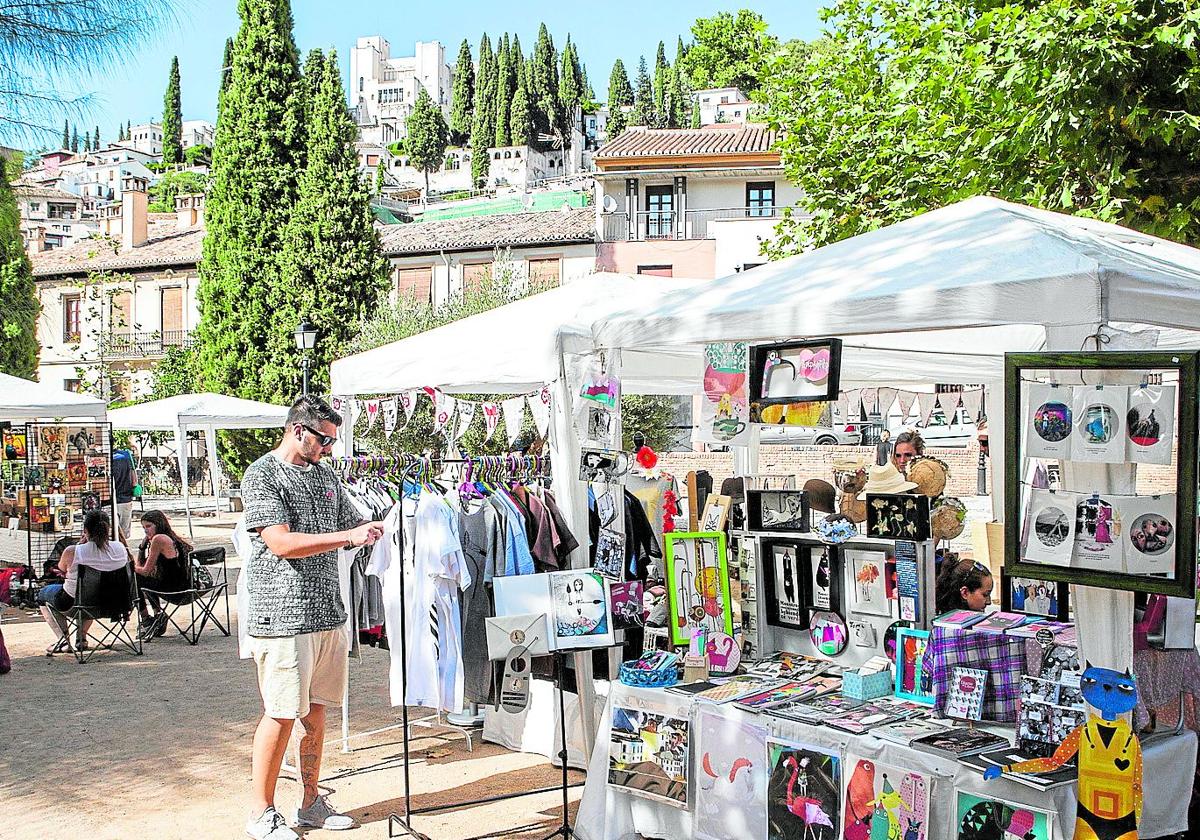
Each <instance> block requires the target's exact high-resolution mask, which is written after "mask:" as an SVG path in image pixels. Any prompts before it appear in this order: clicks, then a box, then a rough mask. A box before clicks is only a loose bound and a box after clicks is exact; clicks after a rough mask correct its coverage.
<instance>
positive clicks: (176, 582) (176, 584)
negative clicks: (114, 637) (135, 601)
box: [133, 510, 192, 641]
mask: <svg viewBox="0 0 1200 840" xmlns="http://www.w3.org/2000/svg"><path fill="white" fill-rule="evenodd" d="M142 531H143V532H144V533H145V535H146V538H145V539H144V540H142V544H141V545H140V546H138V553H137V559H136V560H134V562H133V570H134V572H136V573H137V579H138V593H139V596H140V600H139V605H138V606H139V609H140V610H141V613H142V630H141V636H142V640H143V641H146V640H149V639H152V638H154V637H155V636H161V635H162V634H163V633H165V632H166V630H167V614H166V612H165V611H164V610H163V608H162V604H161V603H160V602H159V599H158V596H157V595H154V594H152V593H149V592H146V590H147V589H151V590H153V591H154V592H181V591H183V590H185V589H187V588H189V586H190V581H189V580H188V567H187V563H188V558H189V557H190V556H191V554H192V546H191V545H190V544H189V543H188V542H187V541H186V540H184V539H183V537H181V536H179V534H177V533H175V529H174V528H172V527H171V522H170V521H169V520H168V519H167V517H166V514H164V513H163V512H162V511H161V510H148V511H146V512H145V513H143V514H142ZM151 607H152V608H153V610H154V614H153V615H151V614H150V610H151Z"/></svg>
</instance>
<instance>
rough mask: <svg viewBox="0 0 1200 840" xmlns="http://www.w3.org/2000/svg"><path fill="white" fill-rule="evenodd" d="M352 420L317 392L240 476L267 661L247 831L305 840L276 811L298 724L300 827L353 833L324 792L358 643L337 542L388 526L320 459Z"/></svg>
mask: <svg viewBox="0 0 1200 840" xmlns="http://www.w3.org/2000/svg"><path fill="white" fill-rule="evenodd" d="M341 422H342V418H341V417H340V416H339V415H338V414H336V413H335V412H334V411H333V409H331V408H330V407H329V406H328V405H326V404H325V403H324V402H322V401H321V400H319V399H317V398H316V397H302V398H301V399H299V400H297V401H296V402H295V404H293V405H292V407H291V410H290V411H289V412H288V417H287V424H286V426H285V428H284V435H283V440H282V441H281V442H280V444H279V446H278V447H277V448H276V449H274V450H272V451H271V452H268V453H267V454H266V455H264V456H262V457H261V458H259V459H258V460H257V461H255V462H254V463H253V464H251V465H250V466H249V467H248V468H247V469H246V473H245V475H244V476H243V477H242V500H243V502H244V503H245V508H246V530H247V531H248V532H249V534H250V541H251V546H252V551H251V554H250V559H249V560H248V561H247V564H246V574H245V584H246V587H247V591H248V592H249V595H250V598H249V610H248V613H247V615H246V616H244V617H243V620H244V621H246V623H247V625H248V627H249V633H250V637H251V638H250V648H251V652H252V654H253V656H254V661H255V664H256V665H257V668H258V687H259V692H260V693H261V694H262V700H263V717H262V720H260V721H259V724H258V730H257V731H256V732H255V734H254V754H253V764H252V773H251V777H252V785H253V795H254V798H255V801H254V811H253V815H252V817H251V819H250V821H249V822H248V823H247V824H246V833H247V834H249V835H250V836H251V837H254V838H257V840H295V838H297V837H298V836H299V835H297V834H296V833H295V832H294V831H292V830H291V829H290V828H288V826H287V821H286V820H285V819H284V817H283V815H282V814H280V813H279V812H278V811H277V810H276V808H275V785H276V782H277V781H278V779H279V767H280V764H281V763H282V761H283V755H284V752H285V751H286V750H287V745H288V740H289V738H290V737H291V732H292V727H293V725H294V723H295V721H296V720H297V719H298V720H300V722H301V724H302V725H303V727H304V736H303V738H302V739H301V741H300V778H301V781H302V782H303V784H304V797H303V800H302V801H301V803H300V809H299V810H298V811H297V814H296V821H297V824H298V825H301V826H304V827H312V828H327V829H344V828H353V827H354V821H353V820H352V819H351V818H350V817H347V816H345V815H343V814H339V813H337V811H335V810H334V809H333V807H332V806H331V805H330V804H329V803H328V801H327V800H326V798H325V797H324V796H321V795H319V793H320V792H319V791H318V789H317V779H318V778H319V777H320V770H321V746H322V744H323V743H324V740H325V707H326V706H328V705H337V704H339V703H341V702H342V694H343V691H344V689H345V685H346V676H347V674H346V661H347V653H348V649H349V638H348V637H347V635H346V628H345V624H346V609H345V605H344V604H342V598H341V591H340V588H339V586H338V559H337V553H338V549H339V548H352V547H357V546H363V545H371V544H373V543H374V542H375V541H376V540H377V539H379V537H380V536H381V535H382V534H383V526H382V523H379V522H366V523H364V522H362V517H360V516H359V515H358V512H357V510H355V508H354V506H353V504H352V503H351V502H350V499H349V497H348V496H347V495H346V491H345V490H344V489H343V488H342V486H341V484H340V483H339V482H338V480H337V476H335V475H334V473H333V471H332V470H331V469H330V468H329V467H327V466H325V465H324V464H322V463H321V457H322V456H323V455H326V454H328V453H329V452H330V450H331V448H332V446H333V444H334V442H335V441H336V440H337V429H338V426H339V425H341Z"/></svg>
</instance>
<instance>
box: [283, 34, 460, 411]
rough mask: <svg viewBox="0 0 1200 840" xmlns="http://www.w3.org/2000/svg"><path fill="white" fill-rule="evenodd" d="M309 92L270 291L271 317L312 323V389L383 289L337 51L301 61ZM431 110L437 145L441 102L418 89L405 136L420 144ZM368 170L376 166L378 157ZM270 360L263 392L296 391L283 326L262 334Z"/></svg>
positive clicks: (293, 356)
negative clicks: (280, 260)
mask: <svg viewBox="0 0 1200 840" xmlns="http://www.w3.org/2000/svg"><path fill="white" fill-rule="evenodd" d="M305 69H306V73H307V74H308V78H307V79H306V84H305V87H306V89H307V90H308V91H309V100H308V104H307V107H306V108H305V111H306V114H307V122H306V125H305V129H304V137H305V139H306V141H307V146H306V149H305V154H304V160H305V165H304V170H303V171H302V172H301V173H300V178H299V183H298V186H297V192H298V196H297V201H296V206H295V209H294V210H293V212H292V216H291V219H290V222H289V224H288V226H287V229H286V231H285V235H284V245H285V251H286V252H287V253H288V254H289V255H290V258H289V259H288V261H287V262H286V264H285V266H284V272H283V289H285V290H286V293H285V294H276V295H275V296H274V306H275V312H274V316H273V319H272V322H273V323H274V324H276V325H278V324H285V325H294V324H297V323H299V322H300V321H301V320H302V319H307V320H308V321H309V322H310V323H311V324H312V325H313V326H315V327H316V328H317V329H318V330H320V335H321V339H320V341H319V342H318V343H317V347H316V350H315V351H314V357H313V372H314V375H313V382H314V383H315V384H314V386H313V388H314V390H317V391H320V390H321V388H322V387H323V384H324V383H325V381H326V380H325V377H326V376H327V371H328V370H329V363H330V362H332V361H333V359H334V358H335V357H336V354H337V352H338V348H340V347H341V346H342V345H343V344H344V343H345V342H346V341H348V340H350V338H352V337H353V335H354V334H355V331H356V330H357V325H358V322H359V321H360V320H361V319H362V318H364V317H365V316H366V315H367V314H368V313H369V312H370V311H371V310H372V309H373V307H374V306H375V304H376V302H377V301H378V300H379V297H380V295H381V293H382V292H383V289H384V287H385V284H386V281H387V277H388V273H389V265H388V262H387V260H386V259H384V257H383V254H382V252H381V250H380V247H379V238H378V236H377V234H376V232H375V228H374V226H373V225H372V217H371V210H370V199H371V196H370V193H369V190H368V188H367V187H366V186H365V185H364V184H363V182H362V179H361V178H360V177H359V172H358V154H357V151H356V149H355V141H356V140H357V137H358V129H357V127H356V126H355V124H354V120H352V119H351V117H350V112H349V110H348V109H347V107H346V91H345V88H344V87H343V86H342V76H341V72H340V71H339V69H338V62H337V55H336V53H334V51H333V50H330V51H329V53H328V55H327V56H323V55H322V54H321V52H320V51H319V50H313V51H312V53H310V59H309V60H308V61H306V62H305ZM423 112H432V114H433V115H435V117H436V120H437V122H438V124H439V126H440V132H441V141H442V144H443V146H442V147H443V150H444V148H445V140H446V123H445V119H444V118H443V117H442V111H441V109H440V108H439V107H438V106H437V105H435V104H434V103H433V100H432V99H430V98H429V94H428V92H427V91H426V90H425V88H424V87H421V88H420V92H419V94H418V97H417V106H416V110H415V111H414V112H413V116H412V117H411V118H410V120H409V143H410V144H411V145H413V146H417V147H420V146H421V144H422V140H421V139H420V134H421V128H420V125H421V123H422V122H423V121H425V120H427V119H428V117H427V116H426V114H425V113H423ZM435 168H436V167H435ZM378 171H383V164H382V163H381V164H380V166H379V170H378ZM268 348H269V350H270V353H271V356H272V358H275V359H287V360H288V361H287V363H286V364H282V365H278V366H276V367H275V368H274V373H275V376H274V380H273V382H269V383H268V384H271V385H273V388H272V391H273V393H274V394H276V395H278V397H279V398H281V399H286V398H287V397H289V396H290V395H292V394H294V393H295V392H296V391H297V390H298V386H299V384H300V383H299V370H300V365H299V358H298V356H297V351H296V349H295V344H294V340H293V337H292V334H291V330H290V329H283V330H281V329H278V328H276V329H272V330H270V331H269V333H268Z"/></svg>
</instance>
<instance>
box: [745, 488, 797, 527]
mask: <svg viewBox="0 0 1200 840" xmlns="http://www.w3.org/2000/svg"><path fill="white" fill-rule="evenodd" d="M810 519H811V517H810V515H809V509H808V497H807V495H806V494H805V492H804V491H803V490H748V491H746V530H748V531H775V532H782V533H788V532H795V531H799V532H802V533H803V532H806V531H808V530H809V528H810Z"/></svg>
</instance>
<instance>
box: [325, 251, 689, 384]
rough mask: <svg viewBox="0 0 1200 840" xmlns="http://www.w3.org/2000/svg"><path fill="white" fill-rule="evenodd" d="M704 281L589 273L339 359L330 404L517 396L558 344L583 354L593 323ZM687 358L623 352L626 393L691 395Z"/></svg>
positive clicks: (667, 301)
mask: <svg viewBox="0 0 1200 840" xmlns="http://www.w3.org/2000/svg"><path fill="white" fill-rule="evenodd" d="M703 282H706V281H696V280H682V279H678V278H666V277H648V276H636V277H631V276H629V275H625V274H608V273H601V274H592V275H589V276H587V277H582V278H580V279H578V280H571V281H569V282H567V283H565V284H564V285H562V286H560V287H558V288H555V289H550V290H548V291H545V292H542V293H540V294H536V295H532V296H530V297H527V298H522V299H521V300H518V301H514V302H513V303H510V304H507V305H505V306H501V307H498V308H497V309H493V310H491V311H489V312H483V313H480V314H479V315H473V316H471V317H469V318H464V319H462V320H461V321H455V322H454V323H451V324H446V325H445V326H442V327H438V328H436V329H433V330H429V331H428V332H423V333H420V334H418V335H414V336H412V337H411V338H406V339H403V340H401V341H396V342H393V343H391V344H386V345H384V346H383V347H377V348H375V349H374V350H368V351H366V352H365V353H358V354H356V355H354V356H348V357H347V358H345V359H339V360H338V361H336V362H334V363H333V365H332V367H331V368H330V379H331V391H332V392H333V393H334V394H338V395H339V396H354V395H359V394H394V393H399V392H400V391H408V390H411V389H413V388H422V387H425V386H427V385H428V386H436V387H438V388H441V389H442V390H443V391H445V392H447V393H520V392H528V391H532V390H534V389H536V388H540V387H542V386H543V385H545V384H546V383H548V382H553V381H554V380H556V379H557V378H558V374H559V364H560V359H559V341H560V340H561V341H562V343H563V345H564V346H566V347H576V348H579V349H583V350H590V348H591V326H592V322H593V321H595V320H596V319H604V318H606V317H607V316H608V315H609V314H611V313H613V312H616V311H619V310H623V309H626V308H628V307H629V306H633V305H636V306H639V307H646V308H650V309H658V308H660V307H661V308H667V307H670V306H672V305H682V304H683V303H684V302H685V301H686V300H687V299H688V298H689V297H690V296H692V295H693V294H695V291H696V288H697V287H698V286H700V285H702V284H703ZM698 358H699V357H698V356H697V355H696V354H695V353H694V351H693V352H687V351H684V352H680V353H671V352H667V353H665V354H662V355H650V354H643V353H638V352H636V351H634V352H631V353H629V354H625V356H624V358H623V363H622V370H623V371H624V374H623V377H622V382H621V385H622V388H623V390H624V391H625V392H626V393H632V394H636V393H642V394H689V393H691V392H692V391H694V390H695V388H696V382H697V377H698V371H697V359H698Z"/></svg>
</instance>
